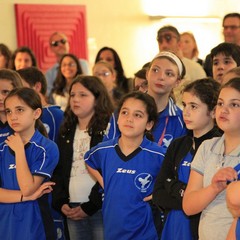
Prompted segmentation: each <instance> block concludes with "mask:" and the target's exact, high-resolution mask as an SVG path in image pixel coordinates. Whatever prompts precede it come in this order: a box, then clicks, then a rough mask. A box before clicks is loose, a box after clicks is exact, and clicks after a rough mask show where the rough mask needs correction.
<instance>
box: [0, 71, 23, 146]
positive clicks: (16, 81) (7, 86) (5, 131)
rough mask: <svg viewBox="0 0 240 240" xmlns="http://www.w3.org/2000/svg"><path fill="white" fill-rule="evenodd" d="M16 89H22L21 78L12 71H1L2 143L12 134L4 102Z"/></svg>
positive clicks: (0, 128) (0, 135) (0, 121)
mask: <svg viewBox="0 0 240 240" xmlns="http://www.w3.org/2000/svg"><path fill="white" fill-rule="evenodd" d="M16 87H22V82H21V77H20V76H19V74H18V73H16V72H15V71H13V70H10V69H0V143H2V142H4V141H5V139H6V138H7V136H9V135H10V134H11V133H12V129H11V128H10V127H9V125H8V122H7V117H6V113H5V108H4V100H5V98H6V97H7V95H8V94H9V93H10V91H11V90H12V89H14V88H16Z"/></svg>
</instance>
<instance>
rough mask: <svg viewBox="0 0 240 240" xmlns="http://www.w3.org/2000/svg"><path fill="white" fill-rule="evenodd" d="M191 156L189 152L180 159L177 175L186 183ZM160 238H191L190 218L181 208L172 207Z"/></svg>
mask: <svg viewBox="0 0 240 240" xmlns="http://www.w3.org/2000/svg"><path fill="white" fill-rule="evenodd" d="M192 159H193V156H192V154H191V153H190V152H189V153H188V154H187V155H186V156H185V157H184V158H183V160H182V161H181V164H180V167H179V170H178V177H179V180H180V181H181V182H184V183H188V179H189V175H190V166H191V162H192ZM161 239H162V240H177V239H179V240H182V239H184V240H192V239H193V236H192V232H191V227H190V219H189V217H188V216H186V214H185V213H184V212H183V211H182V210H175V209H172V210H171V211H170V212H169V213H168V215H167V219H166V222H165V224H164V228H163V231H162V238H161Z"/></svg>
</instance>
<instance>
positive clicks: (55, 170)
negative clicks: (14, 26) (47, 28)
mask: <svg viewBox="0 0 240 240" xmlns="http://www.w3.org/2000/svg"><path fill="white" fill-rule="evenodd" d="M222 27H223V37H224V42H222V43H218V44H217V45H216V46H214V47H213V48H212V49H211V51H210V54H209V55H208V56H206V58H205V60H204V61H203V60H202V59H199V56H200V54H201V53H199V49H198V46H197V42H198V41H197V40H198V39H196V38H195V36H194V35H193V34H192V33H191V32H190V31H188V29H186V31H185V32H182V33H181V34H180V33H179V31H178V29H177V28H176V27H175V26H172V25H163V26H161V27H160V28H159V29H158V31H157V34H156V35H157V41H156V44H158V50H159V51H158V53H157V55H155V56H154V57H153V58H152V60H151V61H150V62H147V63H146V64H144V65H143V66H142V67H141V66H140V67H139V68H138V71H136V72H135V73H134V74H133V75H132V76H130V77H127V76H126V75H125V71H124V67H123V66H124V65H123V63H124V61H125V59H124V56H123V55H122V57H123V58H120V56H121V54H119V53H120V52H119V53H118V50H117V49H116V50H115V49H114V48H112V47H106V46H105V47H102V48H100V49H99V50H98V52H97V54H96V56H95V62H94V65H93V67H92V72H90V71H89V66H88V65H89V64H88V61H87V60H86V59H82V58H79V56H76V55H74V54H73V53H72V52H73V50H74V49H75V47H76V46H70V45H71V42H73V41H72V40H73V39H71V38H68V34H69V35H70V32H69V30H70V29H67V30H66V34H65V33H63V32H59V31H54V32H53V33H52V34H51V35H50V37H49V40H48V43H49V44H48V46H49V50H50V51H51V52H52V53H53V54H54V56H55V57H56V62H55V64H54V65H53V66H52V67H51V68H49V69H48V70H47V71H46V72H43V71H42V70H41V69H40V68H39V66H38V64H37V60H36V57H35V54H34V52H33V51H32V49H31V48H30V47H29V46H18V47H17V48H16V49H15V50H14V49H13V50H14V51H12V50H10V49H9V48H8V46H7V45H5V44H4V43H0V218H1V221H0V240H1V239H7V240H18V239H19V240H22V239H24V240H25V239H26V240H115V239H116V240H160V239H161V240H197V239H199V240H240V182H239V180H240V14H239V13H236V12H233V13H228V14H226V15H225V16H224V18H223V21H222ZM80 34H81V33H80ZM152 37H153V38H155V37H154V36H152ZM210 37H211V36H210ZM79 44H81V43H79ZM111 44H114V43H111ZM210 76H211V77H210Z"/></svg>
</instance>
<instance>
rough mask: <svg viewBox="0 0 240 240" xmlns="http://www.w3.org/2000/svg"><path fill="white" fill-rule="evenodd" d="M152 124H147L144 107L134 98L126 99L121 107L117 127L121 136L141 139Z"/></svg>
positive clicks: (146, 114)
mask: <svg viewBox="0 0 240 240" xmlns="http://www.w3.org/2000/svg"><path fill="white" fill-rule="evenodd" d="M152 126H153V123H152V122H148V113H147V111H146V105H145V104H144V103H143V102H142V101H140V100H138V99H134V98H129V99H127V100H126V101H125V102H124V104H123V105H122V107H121V110H120V112H119V117H118V127H119V129H120V132H121V135H122V136H126V137H128V138H132V139H141V138H142V137H143V135H144V132H145V130H151V128H152Z"/></svg>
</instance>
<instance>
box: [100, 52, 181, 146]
mask: <svg viewBox="0 0 240 240" xmlns="http://www.w3.org/2000/svg"><path fill="white" fill-rule="evenodd" d="M184 75H185V67H184V65H183V63H182V62H181V60H180V59H179V58H178V57H177V56H176V55H175V54H173V53H171V52H161V53H159V54H158V55H157V56H156V57H155V58H154V59H153V60H152V62H151V63H150V65H149V69H148V70H147V75H146V77H147V80H148V94H149V95H150V96H152V97H153V98H154V100H155V102H156V104H157V111H158V113H159V114H158V121H157V123H156V125H155V126H154V128H153V129H152V133H153V136H154V141H155V142H157V143H158V145H159V146H163V147H165V148H167V147H168V146H169V144H170V143H171V141H172V140H173V139H175V138H177V137H180V136H182V135H184V134H185V133H186V128H185V125H184V122H183V117H182V111H181V109H180V108H179V107H177V106H176V105H175V103H174V100H173V98H172V91H173V89H174V88H175V87H176V86H178V84H179V83H180V81H181V79H182V78H183V77H184ZM116 122H117V119H116V118H115V116H114V117H113V118H112V119H111V121H110V129H109V131H108V133H107V134H106V136H105V138H104V139H105V140H107V139H112V138H115V137H117V136H119V134H120V133H119V130H118V128H117V124H116Z"/></svg>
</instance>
